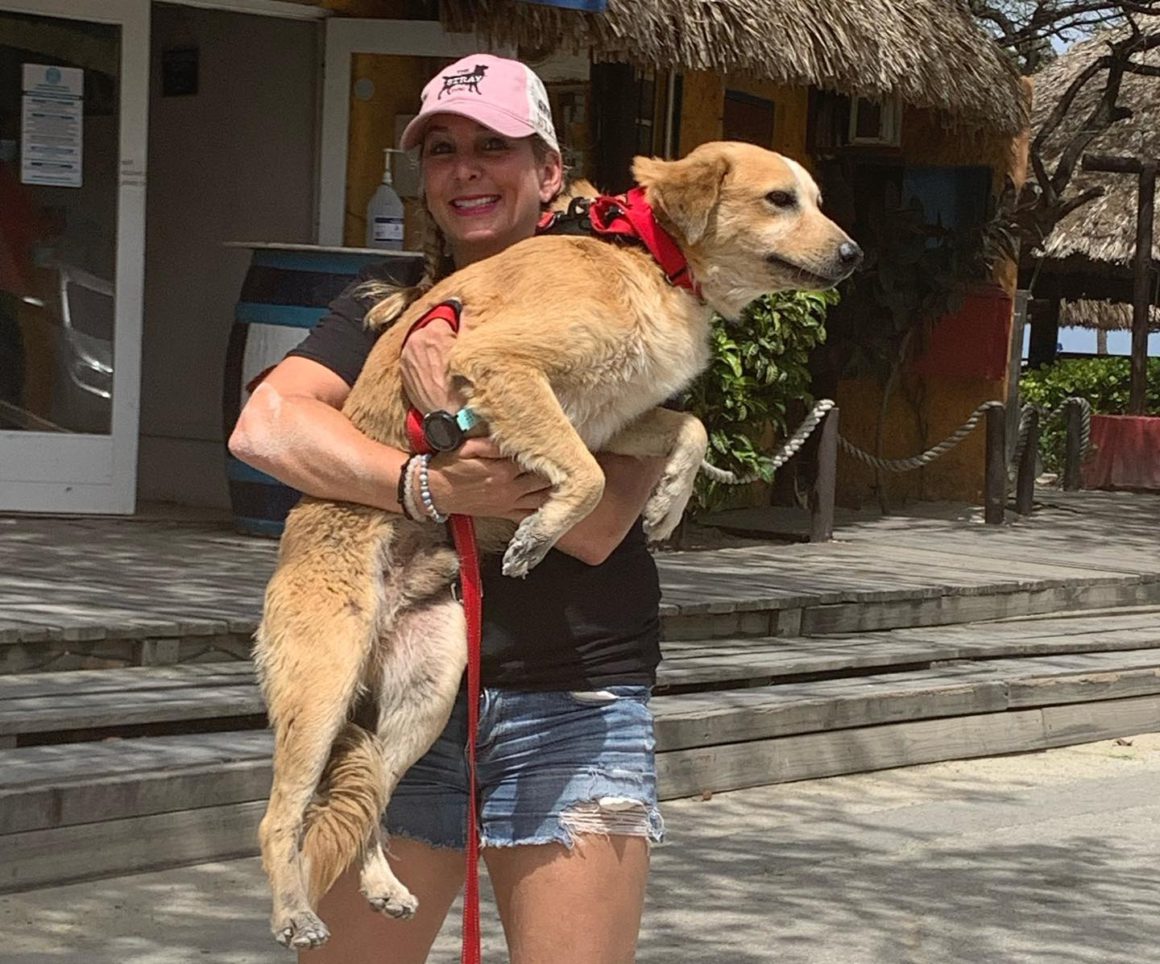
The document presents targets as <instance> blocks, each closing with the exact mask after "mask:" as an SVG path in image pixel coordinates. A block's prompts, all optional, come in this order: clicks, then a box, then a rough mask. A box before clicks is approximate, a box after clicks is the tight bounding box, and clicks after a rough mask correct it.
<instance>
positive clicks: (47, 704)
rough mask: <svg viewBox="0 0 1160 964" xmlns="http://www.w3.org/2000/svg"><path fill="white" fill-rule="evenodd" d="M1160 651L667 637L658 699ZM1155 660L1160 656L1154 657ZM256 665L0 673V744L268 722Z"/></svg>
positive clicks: (1159, 623) (1079, 632)
mask: <svg viewBox="0 0 1160 964" xmlns="http://www.w3.org/2000/svg"><path fill="white" fill-rule="evenodd" d="M1150 647H1160V610H1158V609H1155V608H1147V609H1141V610H1137V611H1134V612H1130V613H1127V614H1125V615H1097V616H1091V617H1085V616H1082V615H1071V616H1068V617H1053V618H1036V619H1023V620H1015V621H1010V622H1003V623H987V624H978V625H972V626H964V627H953V628H948V629H941V630H939V631H938V632H937V633H936V632H933V631H931V630H929V629H928V630H896V631H893V632H888V633H862V634H846V635H843V636H839V637H830V638H817V639H809V638H796V639H780V640H779V639H758V638H735V639H722V640H697V641H692V640H685V641H680V640H677V641H672V642H668V643H666V644H665V645H664V654H665V659H664V662H663V663H662V664H661V668H660V672H659V678H658V687H657V692H658V694H665V693H673V692H690V691H696V690H701V689H721V688H722V687H751V686H760V685H763V684H767V683H771V682H783V683H784V682H792V681H794V680H796V679H800V678H802V677H825V676H849V675H856V674H865V673H867V672H885V671H895V672H898V671H903V670H916V669H922V668H926V667H930V666H932V665H938V664H943V663H946V662H948V661H952V660H962V659H973V660H988V659H1001V658H1005V657H1013V656H1030V655H1037V654H1040V655H1050V654H1067V653H1087V652H1101V651H1116V650H1126V649H1132V650H1147V649H1148V648H1150ZM1157 659H1160V655H1158V656H1157ZM264 712H265V708H264V704H263V702H262V697H261V694H260V692H259V690H258V687H257V685H256V683H255V681H254V675H253V668H252V666H251V665H250V663H249V662H234V663H206V664H193V665H188V666H166V667H133V668H129V669H119V670H76V671H73V672H62V673H36V674H17V675H10V676H4V677H0V739H3V740H8V741H9V745H17V746H21V745H31V744H34V743H37V742H43V741H45V740H46V739H49V738H51V739H52V740H53V741H58V740H59V739H60V735H61V734H67V735H68V736H69V738H71V739H75V740H82V739H83V740H96V739H101V738H103V737H105V736H109V735H133V736H137V735H149V734H151V733H161V732H172V731H173V727H172V726H171V724H178V723H191V724H192V723H196V722H201V723H211V722H220V721H223V720H225V721H230V720H232V721H234V723H233V724H232V728H239V727H261V726H264Z"/></svg>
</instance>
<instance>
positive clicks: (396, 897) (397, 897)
mask: <svg viewBox="0 0 1160 964" xmlns="http://www.w3.org/2000/svg"><path fill="white" fill-rule="evenodd" d="M367 900H368V901H369V902H370V905H371V907H373V908H374V909H375V910H377V911H378V912H379V913H380V914H386V915H387V916H388V917H394V918H395V919H396V920H410V919H411V918H412V917H414V916H415V911H417V910H418V909H419V898H418V897H416V896H415V895H414V894H412V893H411V892H410V891H409V890H407V889H406V888H403V889H402V890H400V891H396V892H394V893H390V894H368V895H367Z"/></svg>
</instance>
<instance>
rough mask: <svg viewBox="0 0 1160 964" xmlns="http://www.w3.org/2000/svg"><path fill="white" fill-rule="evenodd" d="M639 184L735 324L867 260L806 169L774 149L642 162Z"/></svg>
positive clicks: (735, 146) (711, 298) (712, 300)
mask: <svg viewBox="0 0 1160 964" xmlns="http://www.w3.org/2000/svg"><path fill="white" fill-rule="evenodd" d="M633 176H634V177H635V178H636V180H637V183H639V184H640V185H641V186H642V187H643V188H644V189H645V195H646V197H647V198H648V201H649V204H651V205H652V207H653V209H654V210H655V212H656V215H657V218H658V220H659V221H660V222H661V224H662V225H663V226H664V227H665V228H666V229H667V230H668V231H669V232H670V233H671V234H672V235H673V237H674V238H675V239H676V241H677V243H678V244H679V245H680V246H681V249H682V250H683V251H684V253H685V257H687V258H688V260H689V266H690V267H691V268H692V271H693V276H694V277H695V278H696V280H697V282H698V283H699V284H700V285H701V289H702V291H703V293H704V296H705V300H706V301H708V302H709V304H711V305H712V306H713V307H714V308H715V309H716V310H717V311H719V312H720V313H721V314H722V315H724V316H725V317H727V318H735V317H737V315H738V314H740V312H741V310H742V309H743V308H744V307H745V306H746V305H747V304H749V302H751V301H752V300H753V299H754V298H756V297H758V296H759V295H763V294H770V293H772V292H775V291H785V290H813V291H816V290H820V289H823V288H831V287H833V286H834V285H836V284H837V283H838V282H839V281H841V280H842V279H843V278H845V277H847V276H848V275H849V274H850V273H851V272H853V271H854V269H855V268H857V267H858V265H859V264H860V263H861V261H862V249H861V248H859V247H858V245H857V244H855V243H854V241H853V240H852V239H851V238H850V236H849V235H848V234H846V232H845V231H843V230H842V229H841V228H840V227H838V225H836V224H835V223H834V222H833V221H831V220H830V219H829V218H827V217H826V216H825V215H824V214H822V212H821V210H820V205H821V195H820V193H819V191H818V186H817V185H816V184H815V183H814V179H813V178H812V177H810V175H809V173H808V172H807V171H806V169H805V168H803V167H802V166H801V165H800V164H798V163H797V162H796V161H792V160H790V159H789V158H787V157H782V156H781V155H780V154H775V153H774V152H773V151H767V150H764V149H763V148H760V147H756V146H754V145H753V144H742V143H735V142H726V141H716V142H712V143H709V144H703V145H701V146H700V147H698V148H697V149H696V150H694V151H693V152H692V153H690V154H689V155H688V156H687V157H684V158H682V159H681V160H679V161H662V160H658V159H656V158H647V157H638V158H636V160H635V161H634V162H633Z"/></svg>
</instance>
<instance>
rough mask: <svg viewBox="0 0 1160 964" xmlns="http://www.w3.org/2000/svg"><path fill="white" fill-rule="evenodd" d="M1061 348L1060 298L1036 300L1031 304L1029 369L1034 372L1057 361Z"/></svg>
mask: <svg viewBox="0 0 1160 964" xmlns="http://www.w3.org/2000/svg"><path fill="white" fill-rule="evenodd" d="M1058 348H1059V296H1058V295H1055V294H1053V295H1052V296H1051V297H1050V298H1036V299H1035V300H1034V301H1033V302H1032V303H1031V339H1030V341H1029V343H1028V346H1027V367H1028V368H1030V369H1031V370H1032V371H1035V370H1036V369H1039V368H1042V367H1043V366H1044V365H1050V364H1051V363H1052V362H1053V361H1055V356H1056V355H1057V354H1058Z"/></svg>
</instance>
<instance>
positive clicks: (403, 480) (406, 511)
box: [395, 455, 420, 522]
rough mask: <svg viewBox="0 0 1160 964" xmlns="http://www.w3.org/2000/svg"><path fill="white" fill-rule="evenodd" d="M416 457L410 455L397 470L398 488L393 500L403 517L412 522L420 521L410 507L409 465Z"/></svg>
mask: <svg viewBox="0 0 1160 964" xmlns="http://www.w3.org/2000/svg"><path fill="white" fill-rule="evenodd" d="M418 457H419V456H417V455H411V456H409V457H408V458H407V461H406V462H404V463H403V467H402V468H401V469H400V470H399V486H398V488H397V489H396V490H395V498H396V499H397V500H398V502H399V508H400V509H402V510H403V516H404V517H405V518H408V519H410V520H411V521H412V522H418V521H420V520H419V516H418V515H416V514H415V510H414V508H413V507H412V505H411V465H412V463H413V462H414V461H415V459H417V458H418Z"/></svg>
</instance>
